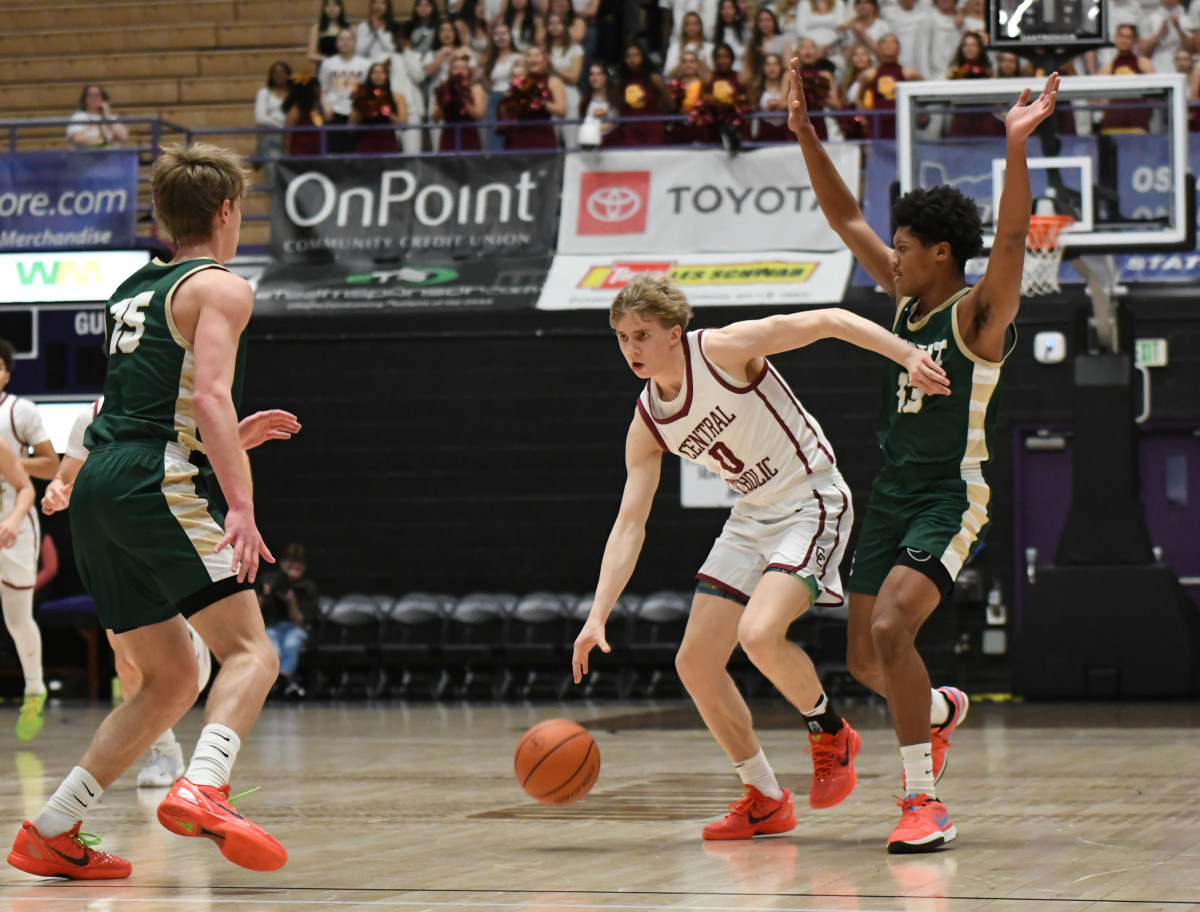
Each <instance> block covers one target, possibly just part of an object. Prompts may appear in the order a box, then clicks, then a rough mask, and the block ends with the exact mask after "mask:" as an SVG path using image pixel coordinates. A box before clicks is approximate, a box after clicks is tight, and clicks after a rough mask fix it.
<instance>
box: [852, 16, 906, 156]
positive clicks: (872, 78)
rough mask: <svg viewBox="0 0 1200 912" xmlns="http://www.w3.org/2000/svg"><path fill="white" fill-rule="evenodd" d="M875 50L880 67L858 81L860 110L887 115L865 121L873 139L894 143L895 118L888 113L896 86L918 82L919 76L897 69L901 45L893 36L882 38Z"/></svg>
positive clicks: (899, 66) (903, 68) (863, 74)
mask: <svg viewBox="0 0 1200 912" xmlns="http://www.w3.org/2000/svg"><path fill="white" fill-rule="evenodd" d="M876 47H877V48H878V51H879V63H878V64H876V65H875V66H873V67H871V69H869V70H867V71H866V72H865V73H862V74H861V75H860V76H859V77H858V84H859V86H860V91H861V93H862V106H863V107H864V108H866V109H868V110H870V111H886V112H889V113H886V114H884V115H882V116H875V117H871V118H868V127H869V134H868V135H870V136H873V137H874V138H875V139H895V138H896V115H895V114H893V113H890V112H893V111H895V110H896V86H897V85H899V84H900V83H902V82H911V81H913V80H920V79H921V74H920V73H918V72H917V71H916V70H911V69H909V68H908V67H904V66H901V65H900V42H899V41H897V40H896V36H895V35H892V34H887V35H883V36H882V37H881V38H880V39H879V43H878V44H877V45H876Z"/></svg>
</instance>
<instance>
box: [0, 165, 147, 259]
mask: <svg viewBox="0 0 1200 912" xmlns="http://www.w3.org/2000/svg"><path fill="white" fill-rule="evenodd" d="M137 169H138V157H137V152H134V151H126V150H111V151H101V152H88V153H79V152H66V151H62V152H54V151H46V152H12V153H8V154H5V155H0V251H21V250H25V251H53V250H72V249H75V250H79V249H96V248H105V247H110V248H114V247H132V246H133V244H134V229H135V228H136V225H137V182H138V172H137Z"/></svg>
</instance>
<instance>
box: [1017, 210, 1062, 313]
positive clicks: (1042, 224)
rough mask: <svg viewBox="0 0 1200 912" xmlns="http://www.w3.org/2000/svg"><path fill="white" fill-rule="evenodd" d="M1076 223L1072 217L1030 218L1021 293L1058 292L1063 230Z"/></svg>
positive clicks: (1047, 216)
mask: <svg viewBox="0 0 1200 912" xmlns="http://www.w3.org/2000/svg"><path fill="white" fill-rule="evenodd" d="M1073 224H1075V219H1073V218H1072V217H1071V216H1069V215H1034V216H1030V219H1029V234H1028V235H1027V236H1026V238H1025V267H1024V270H1023V271H1022V273H1021V294H1023V295H1044V294H1050V292H1052V291H1058V290H1059V288H1058V267H1059V265H1060V264H1061V263H1062V258H1063V248H1062V245H1061V244H1059V243H1058V235H1059V232H1060V231H1064V230H1065V229H1067V228H1069V227H1070V226H1071V225H1073Z"/></svg>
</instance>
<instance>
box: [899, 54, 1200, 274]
mask: <svg viewBox="0 0 1200 912" xmlns="http://www.w3.org/2000/svg"><path fill="white" fill-rule="evenodd" d="M1043 84H1044V80H1043V79H1041V78H1038V79H1026V78H1016V79H965V80H952V81H938V82H901V83H898V84H897V87H896V88H897V96H896V107H897V129H896V137H897V139H896V154H897V165H898V170H899V183H900V190H901V192H902V193H905V192H908V191H909V190H911V189H913V188H915V187H926V188H928V187H933V186H936V185H938V184H950V185H952V186H955V187H958V189H960V190H961V191H962V192H963V193H964V194H966V195H967V196H968V197H970V198H971V199H973V200H975V201H976V203H977V204H978V205H979V211H980V217H981V218H982V220H983V225H984V232H985V238H984V244H985V246H986V247H989V248H990V246H991V243H992V240H993V237H994V226H995V213H996V206H997V204H998V203H999V200H1000V193H1001V190H1002V189H1003V186H1004V168H1005V139H1004V126H1003V118H1004V115H1005V113H1007V111H1008V110H1009V109H1010V108H1011V107H1012V105H1013V104H1014V103H1015V102H1016V100H1017V98H1018V97H1019V96H1020V94H1021V91H1022V90H1023V89H1024V88H1026V87H1029V88H1031V89H1032V90H1033V93H1034V95H1035V97H1036V95H1037V94H1038V93H1039V92H1040V91H1041V88H1042V86H1043ZM1187 113H1188V112H1187V85H1186V79H1185V76H1184V75H1183V74H1174V73H1172V74H1161V75H1160V74H1154V75H1139V76H1084V77H1078V76H1076V77H1065V78H1063V79H1062V82H1061V86H1060V89H1059V96H1058V108H1057V110H1056V111H1055V113H1054V115H1053V116H1052V117H1051V118H1050V119H1048V120H1047V121H1046V122H1045V123H1044V124H1043V125H1042V128H1040V129H1039V131H1038V132H1037V133H1036V134H1035V135H1034V136H1033V137H1032V138H1031V139H1030V141H1029V146H1028V155H1029V170H1030V184H1031V187H1032V190H1033V196H1034V199H1035V200H1041V201H1043V202H1042V203H1040V204H1039V211H1043V212H1044V211H1048V207H1049V209H1050V210H1051V211H1054V212H1058V213H1061V214H1064V215H1070V216H1072V217H1073V218H1075V219H1076V224H1075V225H1074V226H1073V227H1072V229H1070V231H1069V232H1067V233H1064V235H1063V241H1064V243H1065V245H1066V246H1067V247H1068V248H1073V249H1077V250H1079V251H1081V252H1089V253H1114V252H1121V253H1129V252H1135V251H1161V250H1173V249H1183V248H1186V247H1188V245H1189V244H1191V245H1192V246H1194V230H1195V229H1194V225H1193V222H1194V209H1195V200H1194V193H1193V194H1192V195H1191V197H1189V193H1188V186H1189V181H1188V180H1187V174H1188V172H1189V166H1188V148H1187ZM1046 200H1049V201H1050V202H1049V203H1048V204H1047V203H1046V202H1044V201H1046Z"/></svg>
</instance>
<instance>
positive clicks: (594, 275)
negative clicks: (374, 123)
mask: <svg viewBox="0 0 1200 912" xmlns="http://www.w3.org/2000/svg"><path fill="white" fill-rule="evenodd" d="M831 151H832V154H833V156H834V160H835V163H836V165H837V168H838V170H839V172H840V173H841V174H842V176H843V178H844V179H845V180H846V181H847V183H848V184H849V185H850V186H857V185H858V180H859V165H858V163H859V157H860V156H859V154H858V151H857V149H855V148H852V147H834V148H832V149H831ZM276 174H277V176H276V188H275V196H274V202H273V207H272V212H271V253H272V260H273V264H272V265H271V266H270V267H269V268H268V269H267V270H266V271H265V272H264V273H263V275H262V277H261V278H260V279H259V282H258V302H259V305H258V306H259V310H260V312H262V313H301V312H303V313H319V312H347V311H363V312H382V311H401V310H408V309H413V308H439V309H442V308H455V309H468V310H470V309H479V308H486V309H491V308H522V307H532V306H535V305H536V306H537V307H539V308H543V309H552V310H553V309H565V308H581V307H607V306H608V305H609V304H610V303H611V301H612V298H613V296H614V295H615V294H616V291H617V290H619V289H620V288H621V287H622V286H623V285H624V284H625V281H626V280H627V279H628V276H629V275H632V274H633V273H636V272H646V271H657V272H666V273H669V274H670V275H671V276H672V277H673V278H674V279H675V280H676V281H677V282H679V283H680V284H681V285H684V286H685V287H687V289H688V294H689V297H690V298H691V299H692V300H693V301H694V302H695V303H697V304H769V303H779V304H820V303H833V302H837V301H840V300H841V299H842V295H843V292H844V290H845V288H846V284H847V281H848V279H849V275H850V269H851V259H850V256H849V254H848V253H846V252H845V250H844V249H843V248H842V245H841V243H840V241H839V240H838V238H837V236H836V235H835V234H834V233H833V232H832V231H831V230H830V229H829V226H828V225H827V224H826V222H825V219H824V217H823V216H822V215H821V212H820V209H819V208H818V206H817V203H816V197H815V195H814V194H813V192H812V186H811V184H810V182H809V180H808V174H807V172H806V170H805V168H804V163H803V160H802V159H801V158H800V156H799V155H797V154H796V152H795V150H794V149H791V148H787V147H780V148H770V149H759V150H755V151H753V152H748V153H744V154H742V155H739V156H737V157H735V158H730V157H729V156H728V155H727V154H725V153H724V152H723V151H719V150H682V151H681V150H648V151H637V152H630V151H615V152H592V153H583V154H579V155H572V156H568V157H566V159H565V164H564V159H563V157H561V156H559V155H555V154H531V155H527V156H521V157H516V156H490V157H484V158H478V157H475V158H471V157H466V158H456V157H440V158H425V159H412V160H405V161H402V162H395V161H385V160H382V159H360V160H344V159H343V160H336V161H335V160H313V161H306V162H301V161H292V162H281V163H280V164H279V165H278V167H277V170H276Z"/></svg>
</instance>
